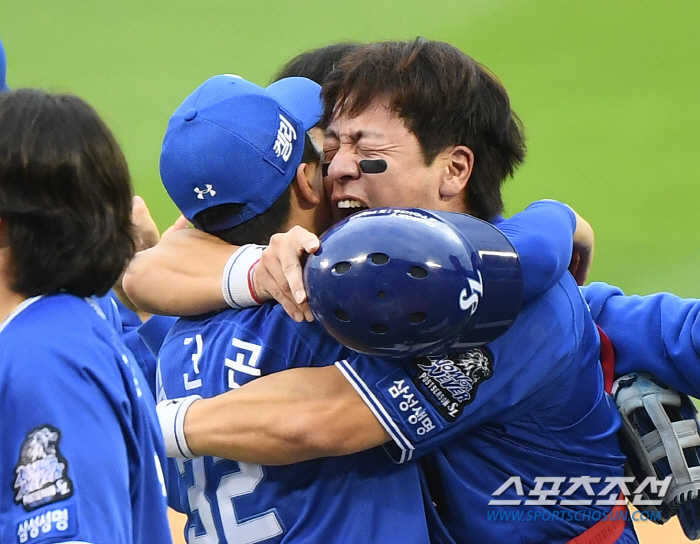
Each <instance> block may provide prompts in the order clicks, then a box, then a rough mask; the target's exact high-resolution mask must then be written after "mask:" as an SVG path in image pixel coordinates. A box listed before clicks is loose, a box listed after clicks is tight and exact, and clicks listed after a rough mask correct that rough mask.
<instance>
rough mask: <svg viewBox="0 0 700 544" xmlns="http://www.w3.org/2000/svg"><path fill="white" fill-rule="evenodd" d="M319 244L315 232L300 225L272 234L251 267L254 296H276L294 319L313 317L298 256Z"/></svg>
mask: <svg viewBox="0 0 700 544" xmlns="http://www.w3.org/2000/svg"><path fill="white" fill-rule="evenodd" d="M319 247H321V243H320V241H319V239H318V236H316V235H315V234H313V233H311V232H309V231H308V230H306V229H305V228H303V227H299V226H295V227H292V229H291V230H290V231H289V232H285V233H280V234H275V235H273V236H272V238H270V245H269V246H268V247H267V248H266V249H265V251H263V253H262V257H261V258H260V262H259V263H258V264H257V266H256V267H255V269H254V270H253V286H254V288H255V293H256V295H257V296H258V298H259V299H261V300H270V299H274V300H276V301H277V302H279V303H280V304H281V305H282V307H283V308H284V311H285V312H287V313H288V314H289V316H290V317H291V318H292V319H294V320H295V321H297V322H300V321H302V320H304V319H306V320H307V321H313V320H314V316H313V314H312V313H311V309H310V308H309V304H308V302H307V300H306V291H305V290H304V280H303V278H302V267H301V257H302V255H304V253H315V252H316V251H317V250H318V248H319Z"/></svg>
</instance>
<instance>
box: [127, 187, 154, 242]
mask: <svg viewBox="0 0 700 544" xmlns="http://www.w3.org/2000/svg"><path fill="white" fill-rule="evenodd" d="M131 223H132V224H133V225H134V241H135V242H136V251H143V250H144V249H148V248H151V247H153V246H154V245H156V244H157V243H158V240H160V234H159V233H158V227H157V226H156V222H155V221H154V220H153V218H152V217H151V212H150V211H148V207H147V206H146V203H145V202H144V200H143V198H141V197H140V196H135V197H134V199H133V201H132V205H131Z"/></svg>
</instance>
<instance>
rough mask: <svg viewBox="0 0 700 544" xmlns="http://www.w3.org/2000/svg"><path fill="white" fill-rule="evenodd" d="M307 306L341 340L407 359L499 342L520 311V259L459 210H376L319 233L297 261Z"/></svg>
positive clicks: (492, 229)
mask: <svg viewBox="0 0 700 544" xmlns="http://www.w3.org/2000/svg"><path fill="white" fill-rule="evenodd" d="M304 282H305V285H306V290H307V293H308V298H309V306H310V307H311V311H312V312H313V314H314V316H315V317H316V319H317V320H318V321H319V322H320V323H321V324H322V325H323V326H324V327H325V329H326V330H327V331H328V332H329V333H330V334H331V335H332V336H333V337H334V338H335V339H336V340H338V341H339V342H341V343H342V344H344V345H346V346H348V347H350V348H352V349H354V350H356V351H359V352H361V353H367V354H371V355H383V356H389V357H411V356H419V355H426V354H428V353H439V352H441V351H446V350H449V348H450V346H452V345H453V344H455V343H459V345H460V347H461V348H462V347H467V346H477V345H481V344H484V343H487V342H490V341H491V340H494V339H496V338H497V337H498V336H500V335H501V334H503V333H504V332H505V331H506V330H507V329H508V327H510V325H511V324H512V323H513V321H514V320H515V317H516V316H517V314H518V311H519V309H520V298H521V292H522V274H521V270H520V261H519V259H518V256H517V254H516V252H515V250H514V248H513V246H512V245H511V244H510V242H509V241H508V240H507V239H506V237H505V236H504V235H503V234H502V233H501V232H500V231H499V230H498V229H496V228H495V227H494V226H492V225H490V224H489V223H486V222H484V221H481V220H480V219H476V218H475V217H471V216H468V215H464V214H458V213H449V212H436V211H428V210H422V209H406V208H376V209H372V210H367V211H364V212H360V213H357V214H355V215H352V216H350V217H348V218H347V219H345V220H344V221H341V222H340V223H338V224H337V225H335V226H334V227H332V228H331V229H330V230H328V231H327V232H326V233H325V234H324V235H323V236H322V237H321V248H320V249H319V251H318V252H317V253H316V254H314V255H310V256H309V258H308V260H307V262H306V264H305V267H304Z"/></svg>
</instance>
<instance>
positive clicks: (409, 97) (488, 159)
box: [321, 38, 526, 220]
mask: <svg viewBox="0 0 700 544" xmlns="http://www.w3.org/2000/svg"><path fill="white" fill-rule="evenodd" d="M323 96H324V103H325V112H324V117H323V120H322V122H321V124H322V125H323V126H327V125H328V123H329V122H330V120H331V119H332V118H333V117H334V116H336V115H338V114H340V113H341V112H342V113H344V114H347V115H349V116H351V117H354V116H356V115H359V114H360V113H362V112H363V111H364V110H365V109H366V108H367V107H369V106H370V105H371V104H372V102H373V101H375V100H378V99H383V100H387V102H388V103H389V107H390V108H391V110H392V111H393V112H394V113H395V114H396V115H398V116H399V117H400V118H401V119H403V121H404V122H405V124H406V127H407V128H408V130H409V131H410V132H412V133H413V134H414V135H415V136H416V138H417V139H418V143H419V144H420V147H421V151H422V154H423V158H424V160H425V163H426V164H431V163H432V162H433V160H435V157H436V156H437V155H438V153H440V152H441V151H443V150H445V149H447V148H448V147H450V146H453V145H464V146H467V147H469V148H470V149H471V150H472V152H473V153H474V168H473V171H472V175H471V178H470V179H469V183H468V184H467V190H466V191H465V202H466V205H467V207H468V209H469V210H470V213H472V214H473V215H475V216H477V217H479V218H481V219H485V220H490V219H492V218H493V217H494V216H495V215H497V214H499V213H501V212H502V210H503V198H502V194H501V188H502V185H503V182H504V181H505V180H506V178H507V177H509V176H512V175H513V173H514V171H515V169H516V168H517V167H518V166H519V165H520V164H521V163H522V162H523V160H524V158H525V151H526V147H525V136H524V131H523V127H522V123H521V122H520V119H519V118H518V116H517V115H516V113H515V112H514V111H513V110H512V109H511V107H510V100H509V98H508V93H507V92H506V90H505V88H504V87H503V85H502V84H501V82H500V81H499V80H498V79H497V78H496V77H495V76H494V75H493V74H492V73H491V72H490V71H489V70H488V69H486V68H485V67H484V66H482V65H481V64H479V63H478V62H476V61H475V60H474V59H472V58H471V57H469V56H468V55H465V54H464V53H462V52H461V51H460V50H459V49H457V48H456V47H454V46H452V45H450V44H447V43H444V42H437V41H430V40H426V39H424V38H416V39H414V40H411V41H405V42H380V43H374V44H368V45H365V46H362V47H358V48H356V49H355V50H353V51H352V52H350V53H348V54H347V55H346V56H345V57H344V58H343V60H342V61H341V62H340V63H339V65H338V67H337V69H335V70H334V71H333V72H331V73H330V74H329V76H328V78H327V79H326V80H325V82H324V85H323Z"/></svg>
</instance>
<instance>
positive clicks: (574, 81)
mask: <svg viewBox="0 0 700 544" xmlns="http://www.w3.org/2000/svg"><path fill="white" fill-rule="evenodd" d="M416 35H423V36H426V37H428V38H432V39H439V40H443V41H447V42H450V43H452V44H454V45H456V46H458V47H459V48H460V49H462V50H463V51H465V52H466V53H468V54H470V55H471V56H473V57H474V58H476V59H477V60H479V61H480V62H482V63H484V64H485V65H487V66H488V67H489V68H491V69H492V70H493V71H494V72H495V73H496V74H497V75H498V76H499V77H500V78H501V80H502V81H503V82H504V84H505V85H506V87H507V89H508V90H509V93H510V95H511V99H512V103H513V105H514V107H515V109H516V111H517V112H518V113H519V115H520V116H521V118H522V119H523V121H524V123H525V127H526V131H527V135H528V143H529V153H528V157H527V161H526V164H525V165H524V166H523V167H522V168H521V169H520V170H519V172H518V173H517V175H516V177H515V178H514V179H513V180H511V181H509V182H508V183H507V185H506V187H507V189H506V204H507V214H512V213H514V212H516V211H518V210H520V209H522V208H523V207H524V206H526V205H527V204H528V203H529V202H530V201H532V200H535V199H539V198H555V199H559V200H562V201H564V202H567V203H569V204H570V205H572V206H573V207H574V208H575V209H577V210H578V211H579V212H580V213H581V214H582V215H583V216H584V217H586V218H587V219H588V220H589V221H590V222H591V224H592V225H593V226H594V228H595V231H596V258H595V262H594V266H593V270H592V274H591V279H592V280H604V281H608V282H610V283H614V284H616V285H619V286H620V287H622V288H623V289H625V291H627V292H628V293H650V292H654V291H672V292H675V293H677V294H679V295H682V296H695V297H700V281H699V280H700V278H699V277H698V269H699V268H700V247H698V230H699V228H698V227H700V214H698V212H697V209H698V203H700V188H699V187H698V183H697V180H698V178H699V176H698V173H697V169H698V156H699V155H700V153H698V147H699V146H700V104H699V102H698V100H699V99H700V68H699V67H700V2H697V0H665V1H658V0H656V1H652V0H629V1H624V0H586V1H582V0H435V1H432V2H419V1H413V0H402V1H398V0H375V1H372V0H355V1H346V2H343V3H341V2H336V1H333V0H327V1H325V2H322V1H318V0H306V1H296V2H292V1H289V0H277V1H271V0H257V1H247V2H241V1H236V0H228V1H224V0H200V1H194V0H188V1H178V0H169V1H167V2H166V1H163V0H141V1H134V0H130V1H127V0H124V1H122V0H110V1H107V0H72V1H66V0H51V1H48V0H2V2H0V36H1V37H2V40H3V42H4V43H5V47H6V50H7V56H8V82H9V84H10V85H11V86H12V87H20V86H40V87H43V88H46V89H49V90H52V91H68V92H73V93H76V94H78V95H80V96H82V97H83V98H85V99H87V100H88V101H89V102H90V103H91V104H93V105H94V106H95V107H96V108H97V110H98V111H99V112H100V113H101V114H102V115H103V117H104V118H105V119H106V120H107V122H108V123H109V125H110V126H111V127H112V129H113V130H114V132H115V133H116V134H117V137H118V139H119V141H120V142H121V144H122V146H123V147H124V150H125V152H126V155H127V158H128V160H129V164H130V167H131V172H132V176H133V178H134V183H135V186H136V190H137V193H139V194H141V195H142V196H143V197H144V198H145V199H146V200H147V202H148V204H149V206H150V207H151V210H152V212H153V215H154V217H155V218H156V221H157V222H158V224H159V226H160V227H161V229H163V228H165V227H167V226H168V225H169V224H170V223H171V222H172V221H173V220H174V219H175V218H176V217H177V211H176V210H175V208H174V206H173V205H172V204H171V203H170V201H169V200H168V198H167V195H166V194H165V192H164V191H163V189H162V187H161V185H160V180H159V177H158V155H159V149H160V143H161V140H162V137H163V133H164V130H165V127H166V124H167V120H168V117H169V116H170V114H171V113H172V112H173V111H174V109H175V108H176V107H177V106H178V104H179V103H180V102H181V101H182V100H183V99H184V98H185V96H186V95H187V94H188V93H189V92H191V91H192V90H193V89H194V88H195V87H196V86H197V85H198V84H199V83H201V82H202V81H204V80H205V79H206V78H207V77H209V76H211V75H213V74H216V73H224V72H228V73H237V74H240V75H242V76H244V77H246V78H247V79H250V80H253V81H255V82H257V83H259V84H265V83H267V81H268V80H269V78H270V77H271V76H272V74H273V73H274V72H275V70H276V69H277V68H279V67H280V66H281V65H282V64H283V63H284V62H285V61H286V60H288V59H289V58H290V57H291V56H293V55H295V54H297V53H299V52H301V51H303V50H305V49H308V48H312V47H317V46H321V45H325V44H328V43H331V42H333V41H339V40H359V41H373V40H380V39H407V38H412V37H414V36H416Z"/></svg>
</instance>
